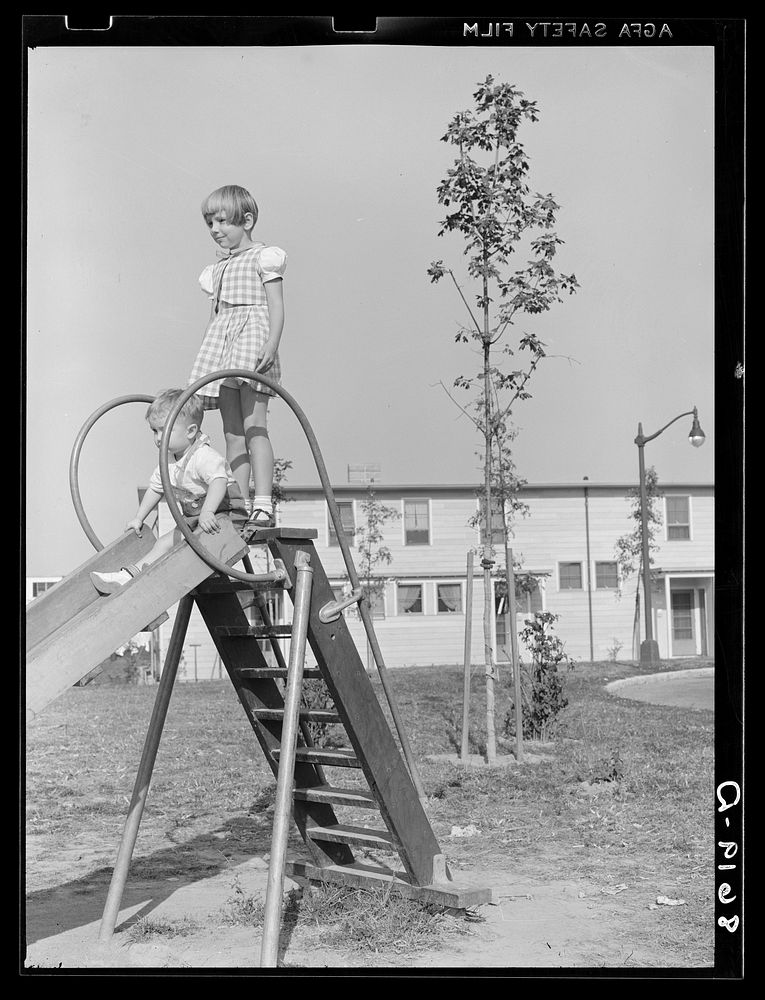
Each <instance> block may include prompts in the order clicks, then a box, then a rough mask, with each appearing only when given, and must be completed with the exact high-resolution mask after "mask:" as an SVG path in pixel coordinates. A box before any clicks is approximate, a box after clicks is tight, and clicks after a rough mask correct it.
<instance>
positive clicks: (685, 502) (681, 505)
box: [665, 497, 691, 541]
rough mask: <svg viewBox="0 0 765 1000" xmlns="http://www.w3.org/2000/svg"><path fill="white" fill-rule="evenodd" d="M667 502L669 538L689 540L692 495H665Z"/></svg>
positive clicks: (670, 539)
mask: <svg viewBox="0 0 765 1000" xmlns="http://www.w3.org/2000/svg"><path fill="white" fill-rule="evenodd" d="M665 500H666V502H667V539H668V540H669V541H687V540H688V539H689V538H690V537H691V501H690V497H665Z"/></svg>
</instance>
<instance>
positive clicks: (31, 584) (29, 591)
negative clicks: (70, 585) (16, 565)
mask: <svg viewBox="0 0 765 1000" xmlns="http://www.w3.org/2000/svg"><path fill="white" fill-rule="evenodd" d="M61 579H62V577H60V576H29V577H27V581H26V598H27V603H29V601H35V600H37V598H38V597H42V595H43V594H44V593H45V592H46V591H48V590H50V588H51V587H53V586H54V585H55V584H57V583H58V582H59V581H60V580H61ZM36 583H47V584H48V586H47V587H46V588H45V590H41V591H40V593H39V594H35V592H34V589H35V584H36Z"/></svg>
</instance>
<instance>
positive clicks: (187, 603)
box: [98, 595, 194, 944]
mask: <svg viewBox="0 0 765 1000" xmlns="http://www.w3.org/2000/svg"><path fill="white" fill-rule="evenodd" d="M193 606H194V598H193V597H190V596H189V595H186V596H185V597H182V598H181V600H180V603H179V604H178V610H177V612H176V615H175V623H174V625H173V632H172V635H171V636H170V643H169V645H168V648H167V657H166V659H165V666H164V669H163V671H162V676H161V677H160V679H159V685H158V687H157V697H156V699H155V701H154V711H153V712H152V716H151V721H150V723H149V730H148V732H147V734H146V740H145V742H144V747H143V753H142V755H141V763H140V766H139V768H138V775H137V777H136V779H135V785H134V786H133V797H132V799H131V801H130V809H129V810H128V815H127V819H126V820H125V829H124V831H123V834H122V842H121V843H120V849H119V853H118V854H117V861H116V863H115V865H114V872H113V874H112V881H111V884H110V886H109V893H108V895H107V897H106V905H105V907H104V913H103V917H102V918H101V928H100V932H99V935H98V939H99V941H100V942H101V943H102V944H105V943H107V942H109V941H110V940H111V937H112V934H113V933H114V927H115V925H116V923H117V917H118V915H119V909H120V902H121V900H122V893H123V891H124V889H125V883H126V881H127V875H128V868H129V867H130V859H131V858H132V856H133V848H134V847H135V842H136V838H137V836H138V827H139V826H140V824H141V817H142V815H143V809H144V806H145V805H146V796H147V795H148V792H149V784H150V783H151V775H152V771H153V770H154V762H155V761H156V759H157V750H158V749H159V741H160V737H161V736H162V728H163V726H164V724H165V717H166V716H167V709H168V705H169V704H170V695H171V693H172V690H173V684H174V682H175V678H176V675H177V673H178V664H179V663H180V661H181V653H182V652H183V641H184V639H185V638H186V630H187V628H188V624H189V618H190V617H191V609H192V608H193Z"/></svg>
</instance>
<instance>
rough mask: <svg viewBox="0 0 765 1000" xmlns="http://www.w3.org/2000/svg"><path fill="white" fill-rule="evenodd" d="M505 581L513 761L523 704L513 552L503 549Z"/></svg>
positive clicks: (519, 750) (519, 749) (519, 744)
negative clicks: (513, 716) (508, 633)
mask: <svg viewBox="0 0 765 1000" xmlns="http://www.w3.org/2000/svg"><path fill="white" fill-rule="evenodd" d="M505 579H506V583H507V607H508V610H509V618H510V622H509V627H510V655H511V657H512V660H513V700H514V702H515V759H516V760H517V761H522V760H523V704H522V701H521V699H522V693H521V659H520V657H519V656H518V634H517V631H518V630H517V618H516V613H515V571H514V570H513V550H512V549H511V548H508V547H505Z"/></svg>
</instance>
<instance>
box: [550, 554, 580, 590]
mask: <svg viewBox="0 0 765 1000" xmlns="http://www.w3.org/2000/svg"><path fill="white" fill-rule="evenodd" d="M564 563H565V564H566V565H567V566H579V579H580V584H579V586H578V587H561V585H560V568H561V566H563V564H564ZM555 571H556V574H557V577H558V590H559V591H567V590H573V591H574V592H575V593H578V592H579V591H582V590H584V589H585V586H584V564H583V563H582V561H581V560H580V559H559V560H558V561H557V562H556V564H555Z"/></svg>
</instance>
